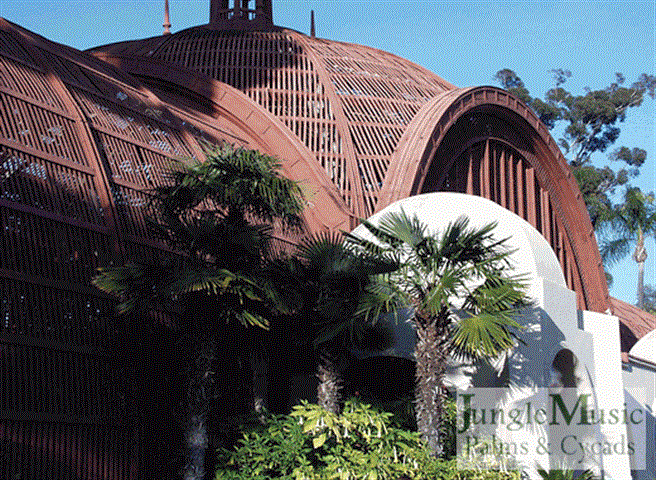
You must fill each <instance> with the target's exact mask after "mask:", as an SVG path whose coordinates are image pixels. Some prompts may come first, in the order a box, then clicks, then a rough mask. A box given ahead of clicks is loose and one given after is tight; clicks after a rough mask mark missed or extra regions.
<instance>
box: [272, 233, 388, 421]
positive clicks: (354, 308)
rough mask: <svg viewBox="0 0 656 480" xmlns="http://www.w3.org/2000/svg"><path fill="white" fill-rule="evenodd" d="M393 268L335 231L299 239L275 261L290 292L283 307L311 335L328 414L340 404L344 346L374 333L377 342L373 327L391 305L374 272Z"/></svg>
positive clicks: (321, 400)
mask: <svg viewBox="0 0 656 480" xmlns="http://www.w3.org/2000/svg"><path fill="white" fill-rule="evenodd" d="M396 268H398V263H397V262H396V261H395V260H394V259H392V258H389V257H381V256H373V255H371V254H369V253H367V252H363V251H357V250H354V249H353V248H352V246H351V245H348V244H345V243H344V241H343V240H342V239H341V238H340V236H339V235H335V234H328V233H325V234H318V235H316V236H314V237H310V238H307V239H305V240H303V241H302V242H300V243H299V244H298V245H297V248H296V250H295V252H294V254H293V255H292V256H291V257H288V258H285V259H283V261H282V262H280V263H279V264H278V268H277V274H276V275H274V276H275V277H276V280H275V283H276V284H277V287H278V289H280V290H282V291H283V292H286V293H288V294H289V293H291V297H289V296H288V298H287V300H286V302H287V305H289V307H288V309H289V310H290V311H291V312H293V314H294V315H295V316H296V317H301V318H302V319H303V320H304V322H305V325H306V328H308V327H309V330H308V333H309V335H311V336H312V337H313V338H314V341H313V343H314V346H315V347H316V349H317V356H318V362H317V378H318V379H319V385H318V387H317V399H318V403H319V405H321V406H322V407H324V408H325V409H326V410H328V411H330V412H333V413H339V411H340V408H341V388H342V370H343V364H344V363H345V361H346V360H347V357H348V355H349V352H350V350H352V349H353V348H355V347H358V346H362V345H363V342H369V343H374V344H376V343H377V342H376V340H374V337H375V336H376V337H377V338H378V340H381V335H380V332H379V331H375V330H373V326H374V324H375V322H376V319H377V318H378V317H379V316H380V314H381V313H383V312H389V311H392V310H394V308H395V306H396V304H395V303H394V298H393V297H392V296H391V295H390V294H391V290H390V288H389V286H387V285H386V284H385V283H379V282H378V281H376V277H375V275H380V274H382V273H389V272H391V271H393V270H394V269H396ZM272 277H273V276H272ZM283 296H284V294H283Z"/></svg>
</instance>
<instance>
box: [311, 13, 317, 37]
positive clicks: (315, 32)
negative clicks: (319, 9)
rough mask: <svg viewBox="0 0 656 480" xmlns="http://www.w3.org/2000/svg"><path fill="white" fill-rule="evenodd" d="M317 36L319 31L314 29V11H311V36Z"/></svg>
mask: <svg viewBox="0 0 656 480" xmlns="http://www.w3.org/2000/svg"><path fill="white" fill-rule="evenodd" d="M316 35H317V31H316V29H315V27H314V10H310V36H311V37H312V38H314V37H316Z"/></svg>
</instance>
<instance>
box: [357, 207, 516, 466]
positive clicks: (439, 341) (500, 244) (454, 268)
mask: <svg viewBox="0 0 656 480" xmlns="http://www.w3.org/2000/svg"><path fill="white" fill-rule="evenodd" d="M363 225H364V226H365V227H366V229H367V230H368V232H369V233H370V234H371V237H370V238H364V237H359V236H354V235H349V241H350V242H352V243H353V244H355V245H357V246H359V247H360V248H363V249H365V250H366V251H368V252H370V253H372V254H379V255H385V256H393V257H395V258H396V259H397V260H398V262H399V265H400V268H399V269H397V270H395V271H394V272H392V273H390V274H387V277H388V281H389V285H391V286H392V287H394V288H395V294H396V295H397V296H398V297H399V298H402V299H403V301H404V303H405V305H408V306H410V307H411V308H412V310H413V312H414V313H413V317H412V319H411V320H412V322H413V323H414V326H415V330H416V333H417V343H416V345H415V352H414V354H415V362H416V375H415V380H416V389H415V406H416V419H417V429H418V431H419V433H420V434H421V436H422V438H423V439H424V441H425V442H426V444H427V445H428V446H429V448H430V449H431V450H432V451H433V453H434V454H435V455H436V456H439V455H441V454H442V451H443V446H442V441H443V439H442V438H441V433H440V432H441V429H442V422H443V419H444V400H445V394H446V392H445V385H444V379H445V372H446V368H447V363H448V359H449V356H450V355H460V356H462V357H466V358H470V359H475V358H481V357H495V356H497V355H499V354H500V353H501V352H503V351H504V350H507V349H509V348H511V347H512V346H513V335H512V334H513V330H514V329H517V328H519V325H518V324H517V323H516V322H515V321H514V320H513V315H514V314H515V313H516V309H517V308H518V306H519V305H521V304H522V302H524V301H525V293H524V286H523V285H522V283H521V281H520V279H519V278H517V277H513V276H510V275H508V272H509V269H510V265H509V262H508V255H509V254H510V253H511V252H509V251H508V250H507V248H505V241H503V240H502V241H498V240H495V239H494V237H493V230H494V226H495V225H494V224H489V225H487V226H484V227H482V228H478V229H477V228H470V227H469V222H468V220H467V219H466V218H460V219H458V220H457V221H455V222H453V223H451V224H449V225H448V226H447V228H446V229H445V230H444V232H442V233H441V234H439V235H434V234H432V233H431V232H429V230H428V227H427V226H426V225H425V224H424V223H422V222H421V221H420V220H419V219H418V218H417V217H416V216H412V217H410V216H408V215H407V214H406V213H405V212H403V211H401V212H399V213H396V212H390V213H388V214H386V215H383V216H382V217H381V218H380V220H379V221H378V222H376V224H375V225H374V224H373V223H371V222H368V221H365V222H363Z"/></svg>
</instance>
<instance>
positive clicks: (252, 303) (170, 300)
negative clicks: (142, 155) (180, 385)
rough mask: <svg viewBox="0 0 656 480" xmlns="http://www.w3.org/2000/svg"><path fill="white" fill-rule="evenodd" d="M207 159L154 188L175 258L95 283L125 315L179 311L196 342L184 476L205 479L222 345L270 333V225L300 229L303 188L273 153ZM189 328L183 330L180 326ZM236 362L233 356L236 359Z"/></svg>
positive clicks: (134, 266) (158, 230)
mask: <svg viewBox="0 0 656 480" xmlns="http://www.w3.org/2000/svg"><path fill="white" fill-rule="evenodd" d="M205 153H206V160H205V161H204V162H202V163H201V162H197V161H188V163H179V164H177V165H176V166H175V168H173V169H172V170H171V171H170V173H169V178H168V179H169V181H168V182H167V184H166V185H162V186H160V187H157V188H156V189H155V190H154V192H153V202H152V205H151V207H152V210H151V211H152V212H153V215H152V218H151V219H150V224H151V225H150V226H151V228H152V231H153V233H154V234H155V236H156V237H157V238H159V239H160V240H161V241H162V242H163V243H164V244H165V245H166V246H168V247H169V248H170V249H171V251H172V252H175V253H172V254H171V255H168V256H167V257H166V258H165V259H164V260H163V261H160V262H158V263H156V264H155V263H151V264H145V263H142V262H139V261H131V262H129V263H127V264H125V265H123V266H119V267H109V268H103V269H100V270H99V271H98V274H97V276H96V277H95V278H94V280H93V283H94V284H95V285H96V286H97V287H98V288H100V289H101V290H104V291H105V292H108V293H110V294H112V295H115V296H116V297H118V298H119V299H120V301H121V302H120V304H119V306H118V309H119V312H121V313H126V312H129V311H135V310H136V311H141V312H144V311H146V312H147V311H152V310H169V311H170V310H172V309H173V310H175V309H178V310H182V315H180V316H179V317H180V322H181V323H183V325H182V327H185V326H186V327H187V328H186V331H187V333H188V335H189V336H190V337H191V338H192V341H193V343H194V344H195V346H194V353H193V358H192V359H191V361H190V364H191V365H190V368H189V378H188V392H187V406H186V409H187V411H186V420H185V422H184V423H185V429H186V432H185V437H186V448H185V450H186V460H185V463H186V465H185V471H184V478H185V480H192V479H194V480H197V479H202V478H204V475H205V469H204V457H205V453H206V449H207V445H208V426H207V416H208V412H209V410H210V406H211V405H210V404H211V402H212V399H213V398H214V397H216V396H217V393H216V391H215V390H216V385H217V383H218V382H217V378H216V376H217V375H218V374H217V373H216V370H217V369H216V368H215V367H216V360H217V345H219V344H220V342H221V341H223V340H224V339H223V338H222V337H224V336H226V335H229V336H230V337H231V338H230V340H229V341H230V342H233V343H234V344H236V345H238V344H239V342H240V341H244V339H245V338H246V335H244V334H243V333H242V330H243V329H241V330H240V329H239V328H235V325H241V326H244V327H248V326H257V327H262V328H265V329H266V328H267V327H268V313H269V312H270V311H271V309H275V308H276V307H277V306H278V305H277V304H276V303H275V296H274V295H272V292H271V290H270V289H269V288H267V285H269V284H268V283H267V282H266V279H265V278H264V277H263V272H265V269H264V268H263V264H264V263H265V262H266V260H267V258H269V257H270V255H271V250H272V249H271V244H272V241H273V240H274V238H273V229H272V227H271V225H272V224H274V223H275V224H277V225H278V226H279V228H280V229H281V230H294V229H300V228H301V226H302V221H301V218H300V213H301V211H302V209H303V207H304V202H303V198H302V195H301V191H300V187H299V186H298V185H297V184H296V183H295V182H293V181H291V180H288V179H286V178H284V177H282V176H281V175H280V174H279V169H280V164H279V163H278V162H277V161H276V160H275V159H274V158H272V157H269V156H266V155H263V154H260V153H258V152H255V151H251V150H245V149H242V148H237V149H235V148H233V147H230V146H222V147H210V146H207V147H206V151H205ZM185 322H187V324H186V325H184V323H185ZM237 360H238V359H235V358H233V359H232V361H237Z"/></svg>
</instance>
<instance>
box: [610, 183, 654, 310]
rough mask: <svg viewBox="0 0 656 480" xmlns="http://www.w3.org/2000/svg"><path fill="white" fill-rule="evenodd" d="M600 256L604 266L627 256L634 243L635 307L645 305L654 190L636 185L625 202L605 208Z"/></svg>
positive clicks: (628, 193)
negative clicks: (648, 239)
mask: <svg viewBox="0 0 656 480" xmlns="http://www.w3.org/2000/svg"><path fill="white" fill-rule="evenodd" d="M598 224H599V227H598V235H599V237H600V239H601V242H600V243H601V246H600V249H599V250H600V252H601V258H602V260H603V261H604V263H605V264H606V266H611V265H613V264H615V263H617V262H618V261H619V260H621V259H622V258H624V257H626V256H627V255H628V254H629V252H630V251H631V247H632V246H634V250H633V255H632V257H633V260H634V261H635V262H636V263H637V264H638V282H637V283H638V287H637V295H636V297H637V306H638V307H639V308H641V309H644V308H645V287H644V278H645V261H646V260H647V249H646V248H645V237H647V236H649V235H654V233H656V203H655V201H654V195H653V193H650V194H645V193H643V192H642V191H641V190H640V189H639V188H638V187H630V188H627V189H626V190H625V192H624V201H623V202H622V203H620V204H618V205H616V206H615V207H614V208H612V209H608V210H607V211H605V213H604V215H603V216H602V217H601V219H600V221H599V222H598Z"/></svg>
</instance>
